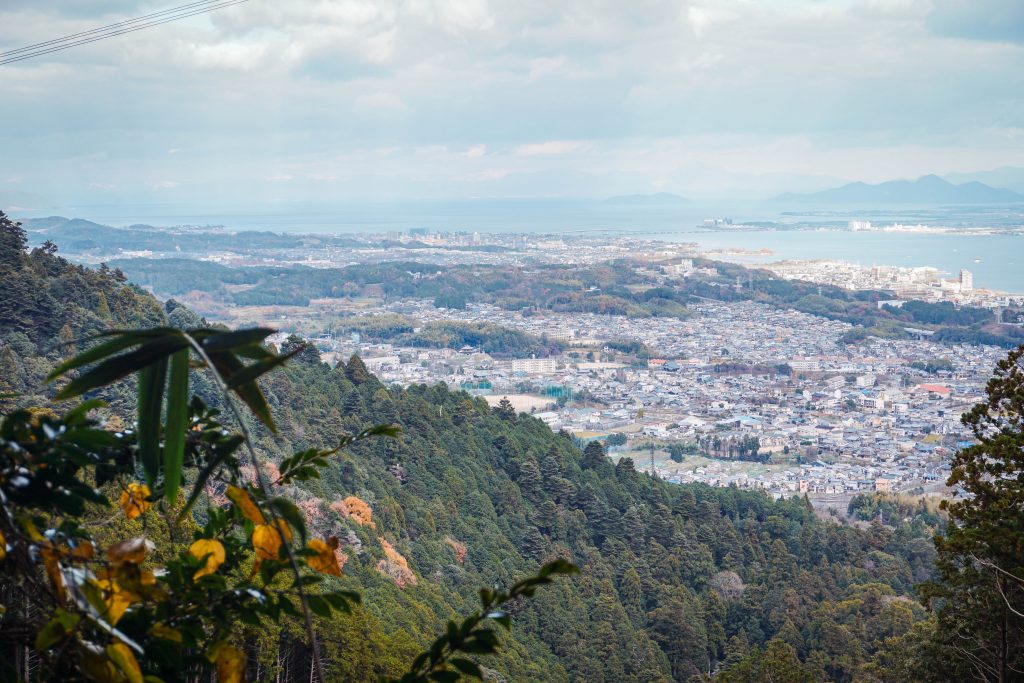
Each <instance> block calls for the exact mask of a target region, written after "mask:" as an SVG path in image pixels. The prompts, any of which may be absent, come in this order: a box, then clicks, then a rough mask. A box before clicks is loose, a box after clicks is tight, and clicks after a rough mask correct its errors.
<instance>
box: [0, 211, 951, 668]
mask: <svg viewBox="0 0 1024 683" xmlns="http://www.w3.org/2000/svg"><path fill="white" fill-rule="evenodd" d="M7 225H8V226H9V225H11V224H9V223H8V224H7ZM17 236H18V231H16V230H11V229H6V230H4V231H3V238H4V243H3V244H2V245H0V263H2V264H3V265H2V268H3V269H4V272H3V273H2V275H3V277H4V282H5V286H6V283H11V290H10V291H12V292H13V293H14V296H12V297H10V298H5V300H4V302H3V304H2V305H3V306H4V308H3V314H2V316H3V317H2V318H0V339H2V348H0V358H2V359H3V360H4V364H5V365H4V366H3V370H2V372H0V379H2V380H3V381H4V382H6V383H7V386H8V387H9V388H11V389H13V390H14V391H18V392H20V393H21V395H20V396H19V397H16V398H15V399H13V400H15V401H17V402H19V403H23V402H25V401H27V400H31V401H33V402H36V403H41V402H43V401H44V400H45V398H44V395H43V392H42V390H41V389H40V388H39V387H40V384H39V380H40V377H41V375H42V374H44V371H45V370H48V369H49V366H51V365H53V364H54V362H56V361H57V360H59V358H60V357H61V354H62V353H64V352H62V351H60V350H53V351H51V350H49V349H50V348H51V346H52V345H53V344H54V343H55V342H57V341H60V340H62V339H65V340H70V339H73V338H76V337H80V336H81V335H83V334H87V333H90V332H95V331H97V330H100V329H103V328H105V327H112V326H118V325H151V324H154V323H157V322H161V321H163V320H165V319H167V318H169V319H170V321H171V322H172V323H174V324H179V325H196V324H201V322H202V321H200V320H198V318H196V317H195V316H194V314H191V313H190V312H189V311H187V310H185V309H180V308H176V307H174V306H170V307H169V308H170V310H167V311H165V310H162V309H161V307H160V306H159V305H158V303H157V302H156V301H155V300H154V299H152V298H151V297H149V296H148V295H145V294H141V293H139V292H138V291H137V290H135V289H134V288H132V287H131V286H129V285H126V284H125V283H124V282H123V281H122V279H121V278H120V277H119V276H118V275H117V273H116V272H107V271H90V270H87V269H83V268H79V267H76V266H72V265H70V264H68V263H67V262H65V261H63V260H62V259H60V258H59V257H57V256H56V255H55V254H54V253H53V252H54V249H53V248H52V247H48V248H45V249H37V250H35V251H33V252H32V253H31V255H29V254H26V253H24V252H23V251H22V249H23V246H24V245H23V243H19V240H18V238H17ZM283 350H285V351H288V352H294V354H295V355H294V356H293V357H292V358H291V360H290V362H289V363H288V364H287V365H286V366H284V368H283V369H280V370H279V371H276V372H274V373H271V374H269V375H267V376H266V378H265V379H264V380H263V384H262V386H263V389H264V391H265V392H266V394H267V397H268V400H269V403H270V408H271V410H272V412H273V414H274V416H275V419H276V421H277V424H278V427H279V429H280V433H279V434H277V435H272V434H270V432H269V431H267V430H266V429H263V428H260V427H258V425H256V424H255V423H254V424H252V425H250V427H251V428H252V429H253V430H254V434H255V442H256V445H257V448H258V450H259V451H260V452H261V454H263V455H264V456H265V457H266V458H267V459H268V460H269V461H271V462H272V463H277V464H280V463H281V460H282V458H284V457H285V456H287V455H290V454H291V453H293V452H295V451H298V450H301V449H305V448H309V447H332V446H333V445H335V444H337V443H338V442H339V440H340V439H341V438H342V437H343V436H344V435H346V434H352V433H355V432H358V431H359V430H361V429H363V428H364V427H367V426H369V425H373V424H378V423H388V422H393V423H397V424H398V425H400V426H401V427H402V434H401V435H400V436H399V437H398V438H396V439H377V440H372V441H367V442H361V443H359V444H357V445H355V446H353V447H351V448H349V449H347V450H345V451H343V452H341V453H340V454H338V455H335V456H332V457H331V459H330V461H329V464H328V466H327V468H326V470H325V472H324V475H323V478H322V479H314V480H311V481H309V482H304V483H302V484H301V485H294V486H290V487H288V488H287V495H288V497H290V498H291V499H292V500H294V501H295V503H296V504H297V506H298V508H299V509H300V510H301V512H302V514H303V516H304V517H305V518H306V522H307V525H308V526H309V527H310V528H311V530H312V531H314V532H316V534H317V535H318V536H327V535H330V536H337V537H338V538H339V539H340V541H341V545H340V548H339V549H338V550H339V552H340V554H341V556H342V557H344V560H343V565H344V566H343V576H342V577H341V578H340V579H332V580H334V581H337V582H338V584H339V585H341V586H344V587H347V588H357V589H359V590H360V591H361V592H362V594H363V607H362V608H360V609H357V610H355V611H354V612H353V614H352V615H348V616H338V615H334V616H332V617H331V618H330V619H323V620H321V621H320V622H319V625H318V627H317V630H318V632H319V633H320V635H321V637H322V640H323V642H324V649H325V656H324V658H325V663H326V664H327V671H328V673H329V674H330V676H331V677H332V678H333V679H335V680H349V681H361V680H369V679H371V678H373V677H374V676H376V675H378V674H396V673H399V672H400V671H401V670H402V669H403V667H404V666H405V665H406V663H407V662H408V661H409V659H410V658H411V657H412V656H413V655H414V654H415V653H416V652H417V651H418V650H419V649H421V648H422V647H424V646H425V645H427V644H428V643H429V642H430V641H431V640H432V639H433V637H434V635H435V634H436V632H437V628H438V625H439V624H440V623H442V622H443V620H444V619H446V618H449V617H451V616H453V615H454V614H455V613H465V612H466V611H468V610H469V609H472V608H473V605H474V604H475V603H476V602H477V596H476V590H477V588H478V587H479V586H482V585H491V584H502V585H503V584H507V583H508V582H509V581H510V580H512V579H513V578H514V577H518V576H521V575H523V574H524V573H525V572H529V571H532V570H533V569H535V568H536V567H537V566H538V564H539V563H540V562H541V561H542V560H545V559H549V558H552V557H555V556H563V557H567V558H569V559H571V560H572V561H573V562H574V563H576V564H577V565H578V566H579V567H580V569H581V573H580V575H578V576H576V577H573V578H572V579H570V580H565V581H561V582H559V583H558V584H557V585H556V586H555V587H553V588H551V589H549V590H548V591H546V592H542V593H538V594H537V596H536V597H535V598H533V599H532V600H530V601H528V602H525V603H521V604H517V605H516V606H515V607H514V609H513V613H514V617H515V627H514V629H513V631H512V633H511V635H510V636H508V637H507V639H506V643H507V647H506V648H504V649H502V651H501V652H500V654H499V655H498V656H496V657H492V658H489V659H485V660H483V662H482V663H483V664H485V665H486V666H487V667H488V668H489V669H490V670H492V674H493V677H494V680H509V681H512V680H514V681H534V680H544V681H570V680H575V681H593V682H599V681H607V682H609V683H611V682H618V681H638V682H639V681H644V682H647V681H688V680H690V679H691V678H693V677H700V676H702V675H707V674H709V673H711V672H716V674H717V675H718V676H719V677H720V680H723V681H754V680H836V681H852V680H900V679H899V678H898V677H897V678H893V677H891V672H890V668H891V667H890V666H889V665H887V664H885V662H886V661H889V660H885V659H884V657H886V656H890V655H887V654H885V653H883V654H879V650H880V648H882V646H883V645H884V644H885V642H886V640H887V639H899V638H900V637H902V636H904V634H906V633H907V632H908V631H909V630H910V629H911V628H912V627H913V626H914V624H915V623H916V622H919V621H921V620H922V619H923V618H924V616H925V615H924V610H923V608H922V607H921V606H920V605H919V604H918V603H917V602H916V601H915V600H914V598H913V586H914V584H915V583H917V582H919V581H921V580H924V579H928V578H930V577H931V575H932V566H933V560H934V552H935V551H934V546H933V545H932V543H931V540H930V536H931V534H932V532H933V531H934V528H933V527H931V526H929V524H937V523H938V520H937V518H935V517H933V516H927V515H921V516H919V517H917V518H914V519H913V520H912V521H911V522H909V523H894V524H893V525H891V526H884V525H883V524H881V523H880V522H877V521H876V522H872V523H868V524H864V525H861V526H853V525H849V524H842V523H838V522H836V521H833V520H823V519H820V518H819V517H817V516H816V515H815V513H814V512H813V510H812V509H811V507H810V505H809V504H808V503H807V502H806V501H804V500H800V499H794V500H788V501H780V502H772V501H771V500H769V499H768V498H767V497H766V496H764V495H763V494H760V493H757V492H744V491H740V490H737V489H735V488H725V489H713V488H710V487H705V486H677V485H671V484H668V483H666V482H663V481H660V480H657V479H653V478H651V477H650V476H648V475H647V474H644V473H641V472H638V471H637V470H636V469H635V468H634V466H633V464H632V462H631V461H629V460H628V459H624V460H622V461H620V462H619V463H618V464H617V465H612V464H611V462H610V461H609V460H608V459H607V458H606V456H605V454H604V452H603V450H602V448H601V446H600V445H598V444H590V445H588V446H587V447H586V448H585V449H584V450H582V451H581V450H580V448H578V446H577V445H576V444H575V443H574V442H573V440H572V439H571V438H570V437H569V436H568V435H567V434H564V433H562V434H555V433H552V432H551V431H550V429H549V428H548V427H547V426H546V425H545V424H544V423H542V422H541V421H539V420H537V419H534V418H532V417H530V416H528V415H525V414H520V415H517V414H515V412H514V411H512V410H511V409H509V408H508V407H507V406H505V407H499V408H498V409H491V408H489V407H488V406H487V404H486V403H485V402H484V401H482V400H480V399H473V398H471V397H470V396H469V395H467V394H465V393H461V392H452V391H450V390H448V389H447V388H446V387H444V386H440V385H439V386H434V387H428V386H411V387H407V388H400V387H386V386H383V385H382V384H381V383H380V382H379V381H378V380H377V379H376V378H375V377H373V376H372V375H370V374H369V373H368V372H367V371H366V368H365V366H364V365H363V364H362V362H361V361H360V360H359V359H358V358H353V359H351V360H349V361H348V362H347V363H344V364H341V365H339V366H338V367H335V368H332V367H330V366H328V365H326V364H325V363H323V362H321V360H320V358H319V356H318V354H317V352H316V350H315V349H314V348H313V347H311V346H307V345H305V344H304V343H303V342H302V341H301V340H299V339H297V338H292V339H289V341H288V342H287V343H286V344H285V348H284V349H283ZM10 368H16V370H13V371H12V370H11V369H10ZM12 378H13V379H12ZM196 391H197V392H198V393H200V394H204V393H206V394H212V392H211V391H210V389H209V387H204V385H202V384H201V383H197V384H196ZM208 397H209V399H210V403H211V404H214V405H215V404H216V400H215V398H216V397H215V396H208ZM8 400H12V399H8ZM113 410H114V413H115V414H116V413H117V412H118V410H119V408H118V406H117V405H114V407H113ZM120 417H121V419H122V420H124V421H126V422H127V421H129V420H131V415H130V414H122V415H120ZM274 469H275V468H274V467H271V471H270V472H269V476H270V477H271V479H274V478H275V473H274V471H273V470H274ZM189 476H192V475H189ZM222 502H224V501H223V500H222V498H221V494H220V493H219V491H218V490H216V489H215V490H214V491H213V492H212V493H211V496H210V500H209V504H210V505H211V506H212V507H207V508H202V507H200V508H199V509H198V510H199V511H198V512H197V513H196V516H197V521H198V522H199V523H202V522H203V520H204V519H205V518H206V516H207V515H209V514H211V511H212V510H213V508H214V507H216V506H217V505H219V504H220V503H222ZM859 509H867V508H866V507H864V506H861V507H858V510H859ZM144 520H145V517H143V518H141V519H140V520H139V521H141V522H144ZM94 521H95V523H97V524H99V525H101V526H102V523H101V522H100V519H99V518H97V519H96V520H94ZM137 523H138V522H133V524H137ZM167 542H168V543H171V544H173V543H175V542H176V541H175V539H174V538H170V539H168V540H167ZM239 629H241V630H243V631H244V632H245V633H246V634H247V636H246V642H247V643H249V648H250V650H251V653H252V654H251V657H252V659H253V660H256V661H258V662H259V666H260V667H261V668H258V669H257V670H256V671H257V673H260V675H261V676H262V677H269V676H271V675H280V676H282V679H283V680H302V679H303V677H305V679H306V680H309V676H310V673H309V664H308V659H309V653H308V649H307V648H306V647H305V646H304V644H303V641H302V631H301V628H300V626H299V625H298V622H297V621H295V622H293V621H291V620H289V618H282V621H280V622H279V623H278V625H277V626H276V627H275V628H266V627H262V628H258V629H257V628H250V627H247V626H243V625H241V624H240V625H239ZM716 680H718V679H716Z"/></svg>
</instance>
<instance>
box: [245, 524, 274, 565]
mask: <svg viewBox="0 0 1024 683" xmlns="http://www.w3.org/2000/svg"><path fill="white" fill-rule="evenodd" d="M252 547H253V550H255V551H256V557H257V558H258V559H261V560H276V559H277V558H278V555H279V554H280V552H281V533H280V532H279V531H278V529H277V527H274V526H271V525H269V524H260V525H258V526H257V527H256V528H255V529H253V532H252Z"/></svg>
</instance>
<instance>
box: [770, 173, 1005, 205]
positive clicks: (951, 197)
mask: <svg viewBox="0 0 1024 683" xmlns="http://www.w3.org/2000/svg"><path fill="white" fill-rule="evenodd" d="M771 201H772V202H774V203H789V204H796V203H802V204H999V203H1017V202H1024V195H1022V194H1020V193H1017V192H1014V191H1013V190H1007V189H1005V188H997V187H991V186H989V185H986V184H984V183H981V182H978V181H976V180H972V181H969V182H965V183H961V184H954V183H951V182H949V181H948V180H945V179H943V178H940V177H939V176H937V175H926V176H921V177H920V178H918V179H916V180H905V179H901V180H888V181H885V182H882V183H876V184H869V183H864V182H853V183H847V184H846V185H842V186H840V187H834V188H832V189H829V190H822V191H820V192H811V193H794V192H786V193H783V194H780V195H778V196H776V197H774V198H773V199H772V200H771Z"/></svg>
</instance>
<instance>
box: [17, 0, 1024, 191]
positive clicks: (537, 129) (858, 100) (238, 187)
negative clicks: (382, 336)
mask: <svg viewBox="0 0 1024 683" xmlns="http://www.w3.org/2000/svg"><path fill="white" fill-rule="evenodd" d="M183 2H185V0H162V1H137V0H3V2H0V51H3V50H8V49H13V48H17V47H22V46H24V45H28V44H32V43H36V42H40V41H44V40H49V39H52V38H56V37H60V36H64V35H67V34H70V33H74V32H77V31H82V30H88V29H91V28H95V27H98V26H102V25H105V24H109V23H112V22H115V21H121V20H124V19H127V18H131V17H135V16H138V15H141V14H145V13H148V12H152V11H158V10H161V9H166V8H168V7H172V6H174V5H177V4H182V3H183ZM1022 93H1024V2H1021V0H805V1H799V0H700V1H698V0H693V1H686V0H680V1H659V0H608V1H600V0H575V1H573V2H564V1H562V0H515V1H513V0H450V1H444V0H366V1H363V0H249V2H246V3H244V4H241V5H237V6H234V7H229V8H226V9H222V10H219V11H216V12H212V13H210V14H207V15H202V16H197V17H193V18H191V19H187V20H184V21H181V22H176V23H171V24H167V25H164V26H159V27H155V28H152V29H148V30H145V31H139V32H135V33H132V34H129V35H124V36H119V37H115V38H112V39H110V40H105V41H100V42H97V43H93V44H91V45H85V46H81V47H77V48H72V49H70V50H66V51H63V52H58V53H54V54H50V55H44V56H42V57H39V58H36V59H32V60H26V61H22V62H17V63H14V64H9V65H5V66H0V97H2V98H3V106H2V107H0V201H3V200H2V198H3V197H5V196H6V197H7V198H8V203H13V202H15V201H16V202H19V203H22V204H26V205H31V204H33V203H35V204H42V203H46V202H48V203H49V204H51V205H61V204H70V203H79V204H83V203H84V204H95V205H103V204H118V203H125V202H128V203H130V202H168V203H175V204H178V205H184V204H188V203H210V202H222V203H224V204H244V203H247V202H275V201H316V200H340V201H347V200H352V201H355V200H376V199H385V200H396V199H397V200H401V199H413V200H424V199H428V200H429V199H444V200H448V199H469V198H491V197H497V198H508V197H538V198H539V197H576V198H600V197H606V196H609V195H616V194H632V193H653V192H672V193H676V194H679V195H683V196H685V197H687V198H690V199H694V200H701V199H705V198H709V199H712V198H713V199H721V198H759V197H767V196H771V195H773V194H775V193H778V192H783V191H809V190H816V189H822V188H825V187H830V186H834V185H836V184H840V183H842V182H846V181H852V180H862V181H866V182H880V181H884V180H888V179H892V178H915V177H918V176H921V175H925V174H929V173H936V174H940V175H942V174H949V173H961V174H964V173H966V174H970V173H972V172H977V171H985V170H989V169H995V168H1000V167H1007V166H1009V167H1024V95H1022ZM12 198H13V199H12ZM29 208H34V207H29Z"/></svg>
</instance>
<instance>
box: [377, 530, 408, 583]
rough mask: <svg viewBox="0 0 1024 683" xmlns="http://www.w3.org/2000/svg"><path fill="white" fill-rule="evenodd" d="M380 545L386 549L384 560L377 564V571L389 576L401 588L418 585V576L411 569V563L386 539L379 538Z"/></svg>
mask: <svg viewBox="0 0 1024 683" xmlns="http://www.w3.org/2000/svg"><path fill="white" fill-rule="evenodd" d="M377 540H378V541H380V545H381V547H382V548H384V559H383V560H381V561H380V562H378V563H377V571H379V572H380V573H381V574H383V575H384V576H387V577H388V578H390V579H391V580H392V581H394V582H395V585H396V586H398V587H399V588H405V587H406V586H415V585H416V582H417V580H416V575H415V574H413V572H412V569H410V568H409V561H408V560H406V559H405V558H404V557H403V556H402V554H401V553H400V552H398V551H397V550H395V547H394V546H393V545H391V544H390V543H388V542H387V540H386V539H384V538H378V539H377Z"/></svg>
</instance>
